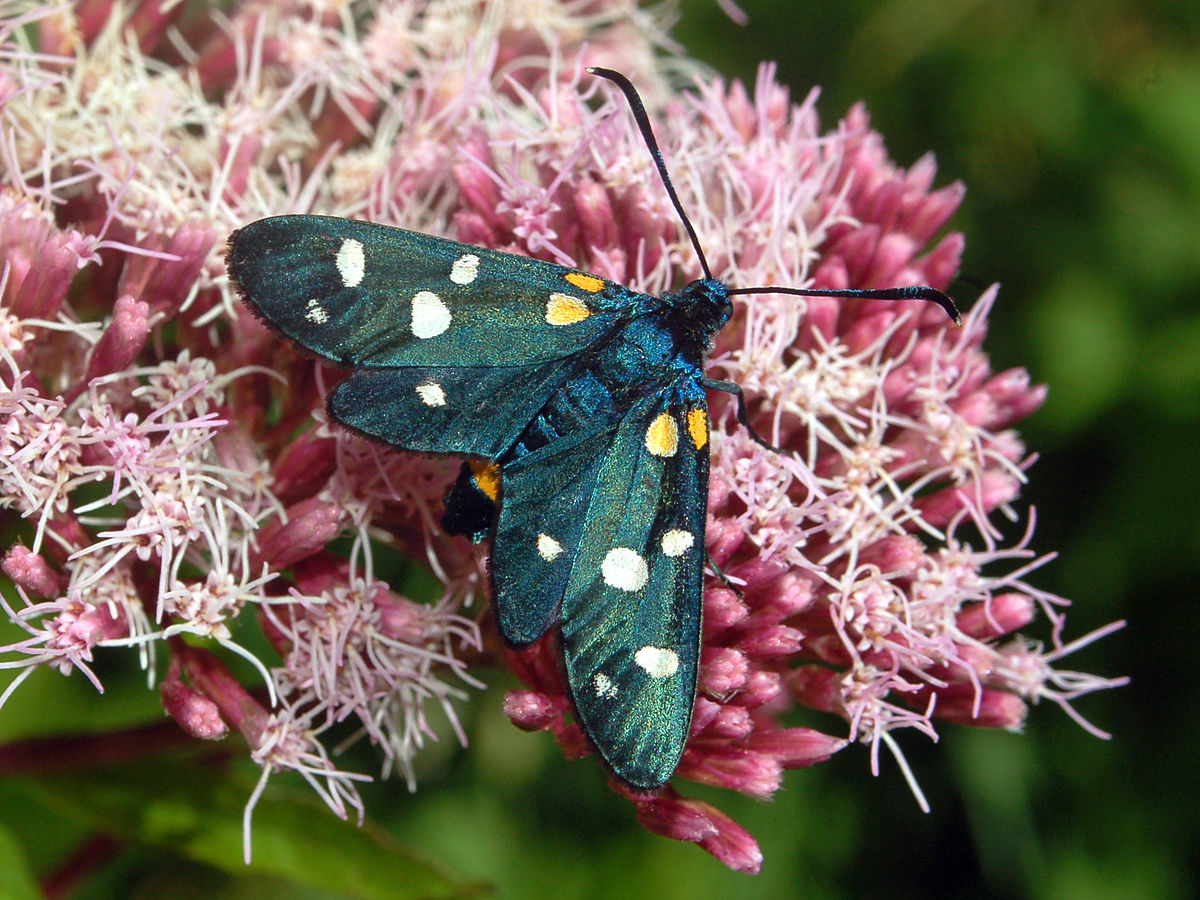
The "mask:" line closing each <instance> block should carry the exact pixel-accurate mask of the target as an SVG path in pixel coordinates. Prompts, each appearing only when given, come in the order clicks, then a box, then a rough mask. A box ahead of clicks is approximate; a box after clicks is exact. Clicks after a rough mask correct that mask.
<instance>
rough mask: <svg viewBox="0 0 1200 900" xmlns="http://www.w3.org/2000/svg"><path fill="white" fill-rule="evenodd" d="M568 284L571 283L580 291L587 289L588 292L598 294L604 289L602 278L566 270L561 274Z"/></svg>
mask: <svg viewBox="0 0 1200 900" xmlns="http://www.w3.org/2000/svg"><path fill="white" fill-rule="evenodd" d="M563 278H565V279H566V280H567V283H568V284H573V285H575V287H577V288H579V289H580V290H581V291H587V292H588V293H589V294H598V293H600V292H601V291H602V290H604V281H603V279H600V278H597V277H596V276H595V275H584V274H583V273H582V272H568V273H567V274H566V275H564V276H563Z"/></svg>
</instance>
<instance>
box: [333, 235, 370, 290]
mask: <svg viewBox="0 0 1200 900" xmlns="http://www.w3.org/2000/svg"><path fill="white" fill-rule="evenodd" d="M337 270H338V274H339V275H341V276H342V284H344V285H345V286H346V287H358V285H359V284H360V283H361V282H362V280H363V275H365V274H366V273H367V258H366V256H364V255H363V245H362V244H360V243H359V242H358V241H356V240H353V239H351V238H347V239H346V240H344V241H342V246H341V247H339V248H338V252H337Z"/></svg>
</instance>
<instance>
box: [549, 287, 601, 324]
mask: <svg viewBox="0 0 1200 900" xmlns="http://www.w3.org/2000/svg"><path fill="white" fill-rule="evenodd" d="M591 314H592V313H591V310H589V309H588V308H587V307H586V306H584V305H583V301H582V300H580V299H579V298H578V297H572V296H571V295H570V294H560V293H558V292H557V291H555V292H554V293H553V294H551V295H550V299H549V300H547V301H546V322H547V323H549V324H550V325H574V324H575V323H576V322H582V321H583V320H584V319H586V318H587V317H588V316H590V315H591Z"/></svg>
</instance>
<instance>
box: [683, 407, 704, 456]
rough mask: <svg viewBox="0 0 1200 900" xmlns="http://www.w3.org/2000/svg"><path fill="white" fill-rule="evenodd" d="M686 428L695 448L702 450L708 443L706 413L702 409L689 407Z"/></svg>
mask: <svg viewBox="0 0 1200 900" xmlns="http://www.w3.org/2000/svg"><path fill="white" fill-rule="evenodd" d="M687 429H688V434H689V435H691V438H692V444H693V445H694V446H695V448H696V449H697V450H703V449H704V447H705V445H706V444H707V443H708V414H707V413H706V412H705V411H704V410H702V409H689V410H688V414H687Z"/></svg>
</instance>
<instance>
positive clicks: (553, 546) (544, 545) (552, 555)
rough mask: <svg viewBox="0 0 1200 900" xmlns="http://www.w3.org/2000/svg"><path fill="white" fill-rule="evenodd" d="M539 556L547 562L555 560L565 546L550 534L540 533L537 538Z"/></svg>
mask: <svg viewBox="0 0 1200 900" xmlns="http://www.w3.org/2000/svg"><path fill="white" fill-rule="evenodd" d="M537 550H538V556H540V557H541V558H542V559H544V560H545V561H546V562H554V560H556V559H558V557H559V555H560V554H561V553H562V552H563V546H562V544H560V543H559V542H558V541H556V540H555V539H554V538H552V537H550V535H548V534H539V535H538V539H537Z"/></svg>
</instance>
